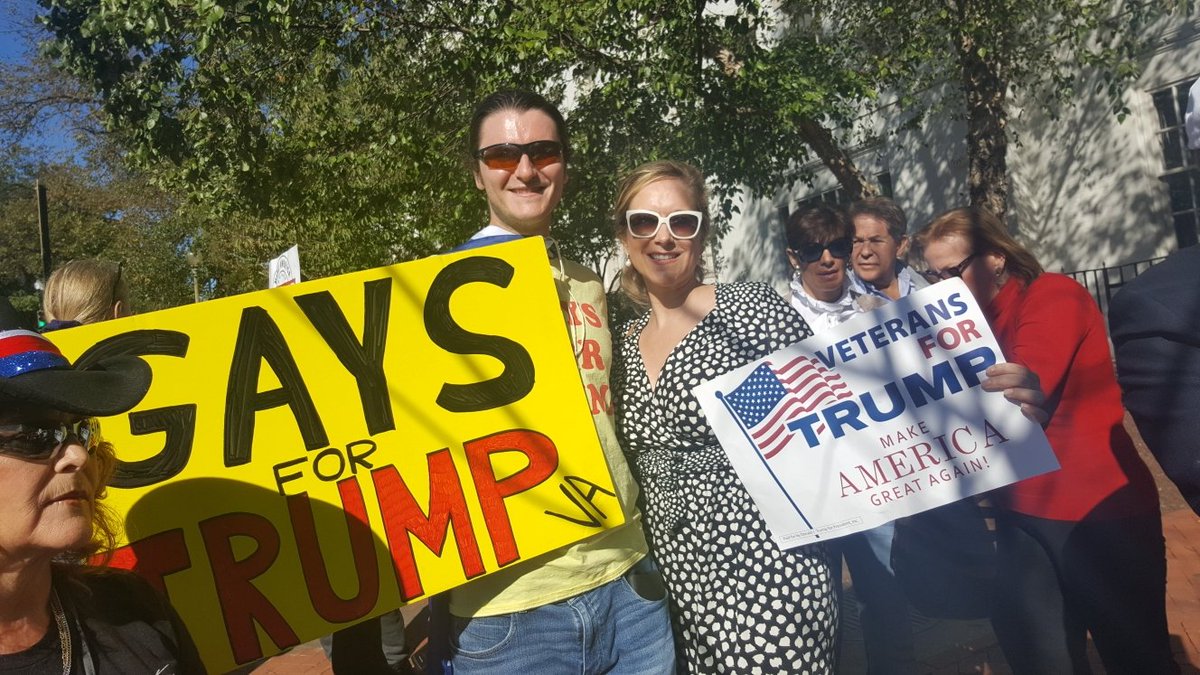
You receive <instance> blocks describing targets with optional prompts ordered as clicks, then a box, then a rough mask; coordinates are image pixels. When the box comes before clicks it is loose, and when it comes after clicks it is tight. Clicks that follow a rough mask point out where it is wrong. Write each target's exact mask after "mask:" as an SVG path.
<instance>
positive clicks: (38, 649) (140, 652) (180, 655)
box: [0, 301, 204, 675]
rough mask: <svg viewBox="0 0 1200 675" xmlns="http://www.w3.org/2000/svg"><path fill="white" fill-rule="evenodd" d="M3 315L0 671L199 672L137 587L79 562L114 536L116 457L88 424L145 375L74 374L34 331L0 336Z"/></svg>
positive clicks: (169, 621) (159, 601) (114, 369)
mask: <svg viewBox="0 0 1200 675" xmlns="http://www.w3.org/2000/svg"><path fill="white" fill-rule="evenodd" d="M2 304H6V303H2V301H0V305H2ZM4 310H8V311H4ZM6 314H7V315H9V316H12V313H11V307H4V306H0V673H30V674H34V673H47V674H53V675H59V674H60V673H61V674H62V675H69V674H71V673H86V674H89V675H91V674H95V675H104V673H156V674H158V675H166V674H170V673H195V672H203V671H204V668H203V666H202V665H201V664H200V661H199V657H198V655H197V653H196V650H195V646H194V645H193V644H192V642H191V639H190V637H189V636H188V634H187V631H186V630H185V628H184V627H183V624H182V623H181V622H180V621H179V619H178V617H177V616H176V614H175V613H174V611H173V610H172V609H171V608H170V606H169V605H168V604H167V603H166V601H165V599H163V598H162V597H161V596H160V595H158V594H157V592H156V591H154V590H153V589H152V588H151V587H150V586H149V585H148V584H147V583H146V582H144V581H142V580H141V579H140V578H139V577H137V576H135V575H134V574H132V573H129V572H123V571H117V570H110V569H105V568H97V567H91V566H88V565H84V564H81V563H80V561H81V560H83V559H84V558H86V557H87V556H90V555H93V554H95V553H97V552H100V551H103V550H104V549H105V548H106V547H107V546H109V545H111V543H112V539H113V535H112V528H111V524H110V521H109V519H108V516H107V514H106V512H105V510H104V507H103V505H102V504H101V502H100V499H101V498H102V497H103V496H104V486H105V483H106V481H107V480H108V478H109V477H110V475H111V474H112V470H113V467H114V464H115V462H116V460H115V457H114V455H113V448H112V445H111V444H109V443H107V442H105V441H103V440H102V439H101V437H100V428H99V425H98V423H97V421H96V419H95V417H96V416H103V415H115V414H118V413H122V412H125V411H127V410H129V409H130V408H132V407H133V406H134V405H136V404H137V403H138V402H139V401H140V400H141V399H142V396H144V395H145V393H146V390H147V389H148V388H149V385H150V369H149V367H148V366H147V365H146V364H145V363H144V362H143V361H141V360H140V359H137V358H134V357H117V358H111V359H107V360H103V361H101V362H100V363H98V364H96V365H94V366H92V367H89V368H86V369H76V368H73V367H72V366H71V364H70V363H69V362H68V361H67V360H66V359H65V358H64V357H63V356H62V354H61V353H59V351H58V349H57V348H55V346H54V345H53V344H52V343H50V342H49V341H47V340H46V339H45V338H43V337H42V336H40V335H38V334H37V333H34V332H32V331H27V330H20V329H17V330H3V328H4V327H5V326H4V323H5V322H4V315H6ZM9 325H13V324H11V323H9Z"/></svg>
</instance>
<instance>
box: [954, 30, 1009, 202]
mask: <svg viewBox="0 0 1200 675" xmlns="http://www.w3.org/2000/svg"><path fill="white" fill-rule="evenodd" d="M958 50H959V51H958V57H959V64H960V65H961V66H962V73H963V79H962V86H963V94H964V98H965V99H966V106H967V164H968V167H967V188H968V192H969V194H970V197H971V206H974V207H977V208H984V209H987V210H988V211H991V212H992V213H993V214H995V215H996V216H997V217H998V218H1000V220H1001V221H1003V220H1004V215H1005V212H1006V211H1007V210H1008V191H1009V180H1008V115H1007V113H1006V111H1005V107H1004V104H1005V98H1006V96H1007V94H1008V82H1007V80H1005V78H1004V77H1003V76H1002V75H1001V73H1000V69H999V66H998V64H996V62H995V61H994V60H992V59H989V58H987V56H986V55H984V56H980V54H979V50H980V46H979V44H978V43H977V42H976V41H975V39H974V38H973V37H972V36H970V35H963V36H961V37H960V40H959V44H958Z"/></svg>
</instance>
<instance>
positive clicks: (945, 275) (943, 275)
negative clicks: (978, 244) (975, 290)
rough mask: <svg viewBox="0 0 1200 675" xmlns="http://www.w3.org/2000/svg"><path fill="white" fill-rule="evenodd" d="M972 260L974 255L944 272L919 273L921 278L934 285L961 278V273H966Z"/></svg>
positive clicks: (928, 271) (929, 271) (926, 271)
mask: <svg viewBox="0 0 1200 675" xmlns="http://www.w3.org/2000/svg"><path fill="white" fill-rule="evenodd" d="M974 259H975V254H974V253H972V254H971V255H969V256H967V257H965V258H963V260H962V262H960V263H958V264H957V265H953V266H951V267H947V268H946V269H944V270H925V271H924V272H921V276H923V277H925V278H926V279H928V280H929V281H932V282H934V283H937V282H939V281H945V280H946V279H953V278H955V277H961V276H962V275H963V272H966V271H967V266H968V265H970V264H971V261H972V260H974Z"/></svg>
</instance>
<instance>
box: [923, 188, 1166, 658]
mask: <svg viewBox="0 0 1200 675" xmlns="http://www.w3.org/2000/svg"><path fill="white" fill-rule="evenodd" d="M917 243H918V245H919V246H920V247H921V248H922V251H923V254H924V257H925V262H926V263H927V265H928V267H929V272H928V273H927V274H928V275H930V276H931V280H935V279H949V278H951V277H961V278H962V280H963V281H964V282H965V283H966V284H967V286H968V287H969V288H970V289H971V293H972V294H973V295H974V296H975V299H976V300H977V301H978V302H979V304H980V306H981V307H982V308H983V310H984V313H985V314H986V316H987V318H988V322H989V323H990V324H991V327H992V331H993V332H994V333H995V335H996V339H997V340H998V341H999V343H1000V346H1001V347H1002V348H1003V349H1004V353H1005V355H1006V356H1007V357H1008V359H1009V360H1010V361H1014V362H1017V363H1020V364H1022V365H1025V366H1027V367H1028V368H1029V369H1030V370H1032V371H1033V372H1034V373H1036V374H1037V375H1038V376H1039V377H1040V378H1041V383H1042V390H1043V391H1044V392H1046V397H1047V400H1046V405H1045V407H1046V409H1047V411H1049V412H1050V421H1049V422H1048V423H1047V424H1046V436H1047V437H1048V438H1049V439H1050V445H1051V447H1053V448H1054V452H1055V454H1056V455H1057V456H1058V461H1059V464H1060V465H1061V467H1062V468H1061V469H1059V470H1058V471H1054V472H1052V473H1049V474H1044V475H1041V476H1037V477H1034V478H1029V479H1026V480H1023V481H1021V482H1019V483H1016V484H1014V485H1010V486H1008V487H1006V488H1001V489H1000V490H997V491H996V493H994V496H995V498H996V501H997V503H998V506H999V507H1000V508H999V514H998V517H997V523H996V529H997V533H996V534H997V554H998V558H999V561H998V562H999V566H998V573H997V583H996V587H995V595H994V598H993V602H992V625H993V627H994V628H995V630H996V635H997V637H998V638H999V640H1000V646H1001V648H1002V649H1003V650H1004V655H1005V657H1006V658H1007V659H1008V662H1009V665H1010V666H1011V667H1012V669H1013V671H1014V672H1016V673H1053V674H1059V673H1086V672H1090V668H1089V667H1088V662H1087V656H1086V647H1087V634H1088V633H1089V632H1090V633H1091V635H1092V641H1093V642H1094V643H1095V645H1096V649H1097V651H1099V653H1100V658H1101V659H1102V660H1103V662H1104V666H1105V668H1106V669H1107V671H1108V672H1109V673H1177V672H1179V668H1178V666H1177V665H1176V664H1175V661H1174V659H1173V658H1172V656H1171V648H1170V643H1169V641H1168V632H1167V621H1166V600H1165V594H1166V553H1165V549H1164V543H1163V535H1162V520H1161V515H1160V513H1159V506H1158V493H1157V490H1156V489H1155V486H1154V481H1153V478H1152V477H1151V476H1150V472H1149V470H1148V469H1147V468H1146V465H1145V464H1144V463H1142V460H1141V459H1140V458H1139V457H1138V454H1137V451H1136V450H1135V449H1134V446H1133V441H1132V440H1130V438H1129V435H1128V434H1127V433H1126V432H1125V428H1124V426H1123V425H1122V422H1123V419H1124V410H1123V408H1122V407H1121V392H1120V390H1119V389H1118V387H1117V382H1116V377H1115V375H1114V372H1113V365H1112V357H1111V354H1110V352H1109V347H1108V340H1107V336H1106V333H1105V330H1104V319H1103V317H1102V316H1101V314H1100V311H1099V309H1098V308H1097V307H1096V303H1095V302H1094V301H1093V300H1092V298H1091V296H1090V295H1089V294H1088V293H1087V291H1086V290H1085V289H1084V288H1083V287H1082V286H1080V285H1079V284H1078V283H1076V282H1075V281H1074V280H1072V279H1070V278H1069V277H1065V276H1063V275H1060V274H1049V273H1044V272H1043V271H1042V267H1041V265H1040V264H1039V263H1038V261H1037V259H1036V258H1034V257H1033V255H1032V254H1030V253H1029V251H1027V250H1025V249H1024V248H1023V247H1022V246H1021V245H1020V244H1018V243H1017V242H1016V241H1015V240H1014V239H1013V238H1012V236H1010V235H1009V233H1008V230H1007V228H1005V226H1004V225H1003V224H1002V223H1001V222H1000V221H999V219H997V218H996V217H995V216H993V215H992V214H990V213H989V212H987V211H983V210H980V209H974V208H968V209H955V210H953V211H949V212H947V213H944V214H942V215H941V216H938V217H937V218H936V219H934V221H933V222H932V223H930V224H929V225H928V226H926V227H925V229H923V230H922V231H921V232H920V233H919V234H918V235H917Z"/></svg>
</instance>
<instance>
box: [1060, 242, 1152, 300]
mask: <svg viewBox="0 0 1200 675" xmlns="http://www.w3.org/2000/svg"><path fill="white" fill-rule="evenodd" d="M1164 258H1166V256H1161V257H1158V258H1148V259H1146V260H1138V261H1136V262H1131V263H1125V264H1124V265H1115V266H1113V267H1097V268H1095V269H1090V270H1079V271H1076V272H1068V271H1066V270H1063V274H1065V275H1067V276H1069V277H1071V278H1072V279H1074V280H1075V281H1078V282H1079V283H1081V284H1083V286H1084V288H1086V289H1088V292H1089V293H1091V294H1092V297H1093V298H1095V299H1096V304H1097V305H1100V311H1101V312H1104V313H1105V314H1107V313H1108V301H1109V299H1110V298H1112V295H1113V293H1116V292H1117V289H1119V288H1120V287H1121V286H1124V285H1125V283H1126V282H1129V281H1132V280H1133V279H1136V278H1137V275H1139V274H1141V273H1142V272H1145V271H1146V270H1148V269H1150V266H1151V265H1154V264H1155V263H1157V262H1160V261H1161V260H1163V259H1164Z"/></svg>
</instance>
